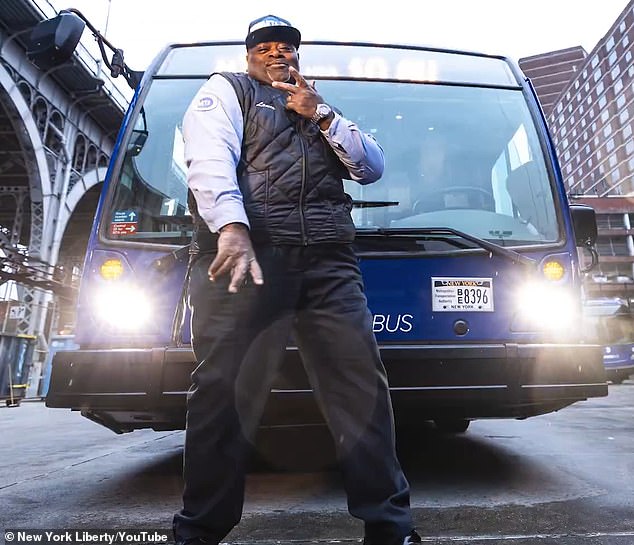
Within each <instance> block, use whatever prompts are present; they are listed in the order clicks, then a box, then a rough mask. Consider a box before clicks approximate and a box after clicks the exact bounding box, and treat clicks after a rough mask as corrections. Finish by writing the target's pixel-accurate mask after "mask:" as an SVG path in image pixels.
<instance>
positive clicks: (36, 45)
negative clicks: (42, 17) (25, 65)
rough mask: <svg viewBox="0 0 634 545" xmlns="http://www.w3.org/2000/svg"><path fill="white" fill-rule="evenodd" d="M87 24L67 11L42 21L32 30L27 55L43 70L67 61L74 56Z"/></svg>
mask: <svg viewBox="0 0 634 545" xmlns="http://www.w3.org/2000/svg"><path fill="white" fill-rule="evenodd" d="M85 26H86V24H85V23H84V21H82V20H81V19H80V18H79V17H78V16H77V15H75V14H74V13H70V12H67V11H66V12H65V11H61V12H60V13H59V15H58V16H57V17H53V18H52V19H49V20H47V21H41V22H40V23H38V24H37V25H35V27H33V30H32V31H31V35H30V39H29V46H28V48H27V52H26V56H27V57H28V58H29V60H30V61H31V62H32V63H33V64H35V66H37V67H38V68H39V69H41V70H49V69H50V68H53V67H55V66H58V65H60V64H63V63H65V62H66V61H68V60H70V58H71V57H72V55H73V51H75V47H77V44H78V43H79V39H80V38H81V34H82V32H83V31H84V27H85Z"/></svg>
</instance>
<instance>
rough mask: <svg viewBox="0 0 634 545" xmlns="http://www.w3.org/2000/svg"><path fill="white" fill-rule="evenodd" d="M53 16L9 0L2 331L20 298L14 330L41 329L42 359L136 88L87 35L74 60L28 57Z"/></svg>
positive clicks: (1, 118)
mask: <svg viewBox="0 0 634 545" xmlns="http://www.w3.org/2000/svg"><path fill="white" fill-rule="evenodd" d="M54 15H55V10H54V9H53V7H52V6H51V4H50V3H48V2H47V1H46V0H1V1H0V306H2V307H3V308H2V310H4V312H5V316H4V317H3V316H1V315H0V324H2V323H4V325H3V326H2V327H3V329H2V331H0V334H4V333H7V331H6V329H5V328H6V324H7V319H6V314H7V313H8V310H9V304H13V305H18V304H19V305H20V308H21V310H23V312H20V313H19V315H18V317H17V318H16V319H15V320H13V321H12V323H11V327H12V329H11V332H10V333H12V334H18V335H20V334H24V335H32V336H35V337H37V338H38V344H39V348H38V351H39V356H38V354H37V352H38V351H36V356H35V358H36V359H42V358H43V355H44V352H45V351H46V349H47V341H48V338H47V336H48V334H49V332H50V330H51V324H53V323H54V322H55V316H53V315H52V314H54V313H56V312H58V307H59V305H66V307H68V308H71V307H74V305H75V303H74V302H75V300H76V291H77V290H76V287H77V284H76V280H77V277H78V273H79V269H80V268H81V265H82V263H83V255H84V252H85V247H86V242H87V236H88V233H89V231H90V226H91V223H92V219H93V216H94V211H95V209H96V205H97V201H98V196H99V192H100V187H101V182H103V178H104V176H105V172H106V169H107V164H108V161H109V158H110V155H111V152H112V149H113V148H114V143H115V140H116V136H117V134H118V131H119V127H120V125H121V122H122V120H123V115H124V111H125V109H126V107H127V105H128V101H129V92H128V94H127V95H126V92H125V91H124V90H122V89H121V88H120V87H118V86H117V85H116V84H115V83H114V82H113V80H112V79H111V78H110V76H109V75H108V74H107V73H104V72H103V71H102V61H100V60H98V59H97V58H95V57H94V56H93V55H91V54H90V53H89V51H88V49H86V47H84V46H83V45H81V44H80V46H79V47H78V49H77V51H76V53H74V54H73V56H72V58H71V60H70V61H69V62H65V63H64V64H62V65H60V66H56V67H54V68H50V69H48V70H44V71H42V70H39V69H38V68H36V67H35V66H34V65H33V63H31V62H30V61H29V59H28V58H27V55H26V50H27V48H28V46H29V43H30V42H29V38H30V34H31V31H32V29H33V27H34V26H35V25H36V24H38V23H39V22H41V21H44V20H46V19H49V18H50V17H52V16H54ZM84 38H86V39H88V40H89V39H90V36H89V35H88V34H87V33H86V36H84ZM3 292H4V293H3ZM3 301H4V302H3ZM2 310H0V312H1V311H2Z"/></svg>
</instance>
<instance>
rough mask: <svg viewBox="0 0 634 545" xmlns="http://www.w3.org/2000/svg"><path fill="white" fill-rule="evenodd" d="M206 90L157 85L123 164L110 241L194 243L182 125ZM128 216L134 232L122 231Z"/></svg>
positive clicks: (193, 84)
mask: <svg viewBox="0 0 634 545" xmlns="http://www.w3.org/2000/svg"><path fill="white" fill-rule="evenodd" d="M201 84H202V81H201V80H179V81H167V80H159V81H155V82H154V84H153V85H152V89H151V92H150V93H149V95H148V97H147V99H146V101H145V104H144V106H143V111H142V114H141V115H140V116H139V118H138V120H137V123H136V126H135V128H134V131H133V134H132V137H131V140H130V144H129V145H128V146H127V151H126V154H125V157H124V159H123V165H122V168H121V177H120V182H119V184H118V185H117V188H116V191H115V194H114V198H113V201H112V206H111V213H110V219H111V222H112V223H111V225H110V229H109V230H108V233H107V234H108V236H110V237H112V238H116V239H125V240H143V241H144V242H156V243H163V244H179V245H181V244H187V243H188V242H189V238H190V236H191V227H190V224H191V218H190V216H189V212H188V210H187V178H186V166H185V163H184V157H183V136H182V133H181V123H182V119H183V115H184V113H185V109H186V108H187V106H188V105H189V101H190V100H191V97H192V96H193V94H194V93H195V92H196V91H197V90H198V88H199V87H200V85H201ZM175 87H176V88H178V91H175V90H174V88H175ZM139 136H141V138H139ZM125 213H127V214H130V213H132V214H133V216H132V218H133V219H134V220H135V221H133V222H130V223H134V224H135V225H134V227H135V228H134V230H133V231H132V232H130V231H126V230H124V229H123V228H121V227H120V224H121V221H120V219H121V215H122V214H125ZM126 225H128V223H126Z"/></svg>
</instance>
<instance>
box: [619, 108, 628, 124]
mask: <svg viewBox="0 0 634 545" xmlns="http://www.w3.org/2000/svg"><path fill="white" fill-rule="evenodd" d="M629 118H630V114H629V112H628V111H627V110H623V111H622V112H621V113H620V114H619V121H620V122H621V125H624V124H625V122H626V121H627V120H628V119H629Z"/></svg>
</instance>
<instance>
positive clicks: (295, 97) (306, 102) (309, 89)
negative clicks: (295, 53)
mask: <svg viewBox="0 0 634 545" xmlns="http://www.w3.org/2000/svg"><path fill="white" fill-rule="evenodd" d="M289 70H290V72H291V76H293V79H294V80H295V84H292V83H282V82H279V81H274V82H273V83H271V85H272V86H273V87H275V88H276V89H281V90H282V91H286V92H287V93H288V96H287V97H286V108H288V109H289V110H293V111H294V112H297V113H298V114H299V115H301V116H303V117H306V118H308V119H310V118H311V117H312V116H313V114H314V113H315V110H316V108H317V104H320V103H322V102H323V101H324V99H323V98H322V97H321V95H320V94H319V93H318V92H317V90H316V89H315V85H314V83H313V84H310V83H308V82H307V81H306V79H305V78H304V76H302V75H301V74H300V73H299V72H298V71H297V70H296V69H295V68H293V67H292V66H291V67H290V68H289ZM329 125H330V122H328V126H329ZM324 128H325V127H322V129H324Z"/></svg>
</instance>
